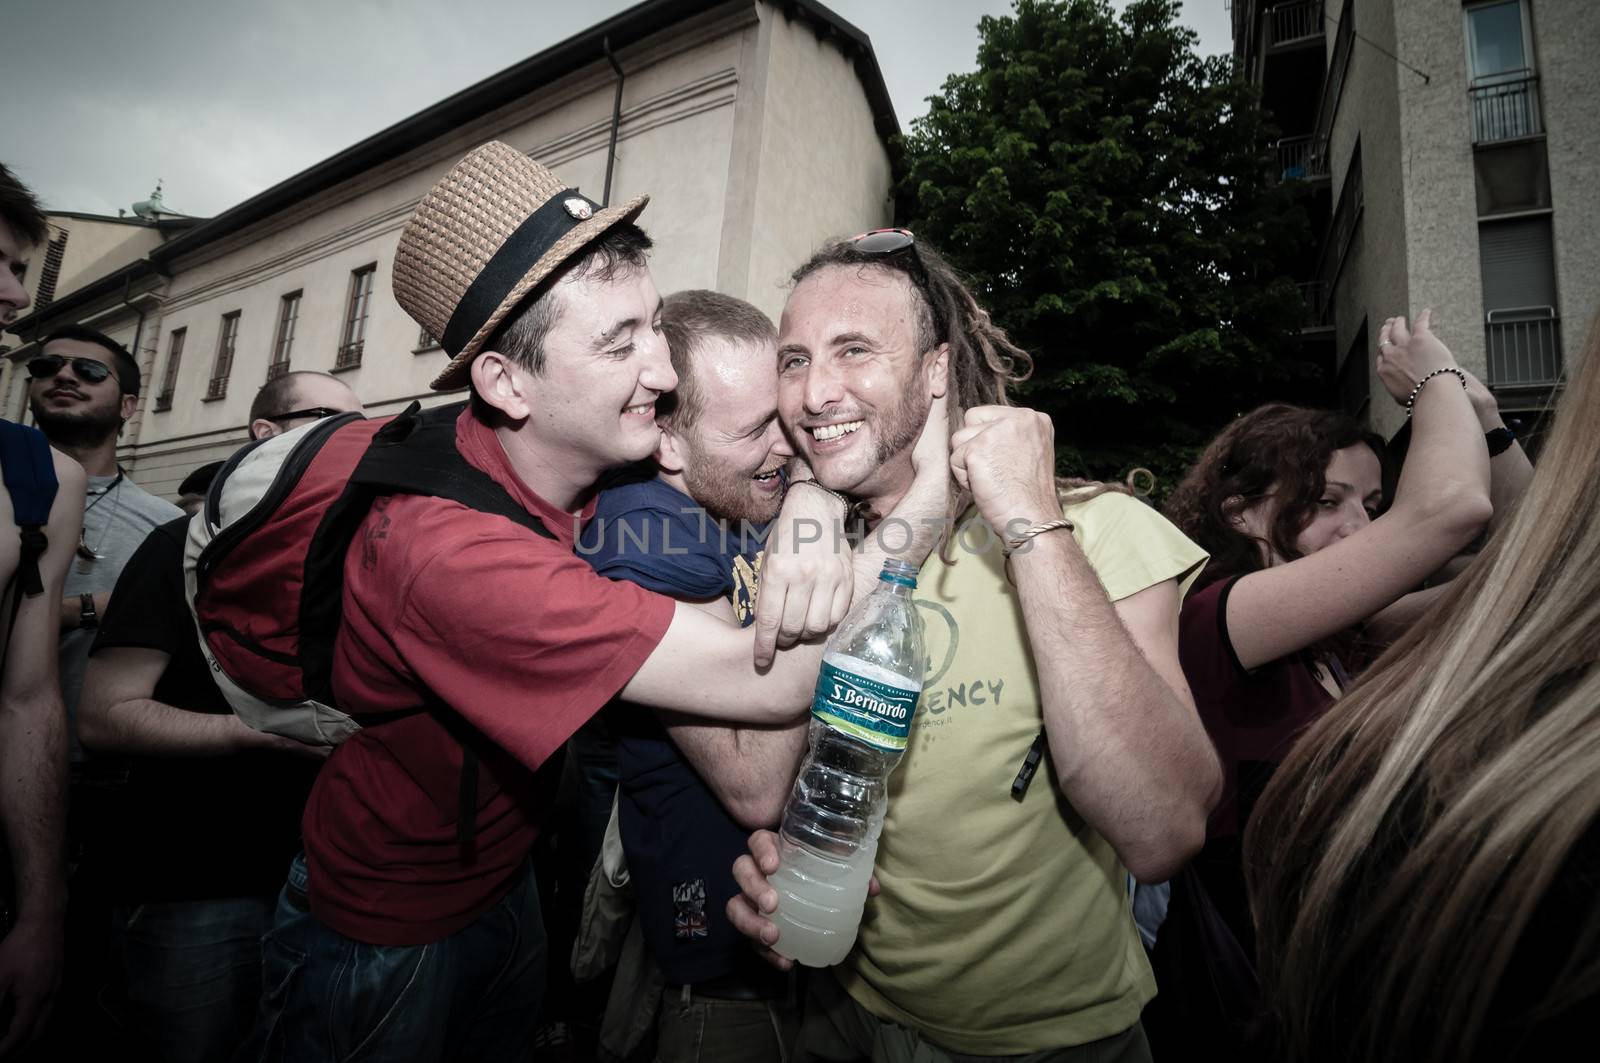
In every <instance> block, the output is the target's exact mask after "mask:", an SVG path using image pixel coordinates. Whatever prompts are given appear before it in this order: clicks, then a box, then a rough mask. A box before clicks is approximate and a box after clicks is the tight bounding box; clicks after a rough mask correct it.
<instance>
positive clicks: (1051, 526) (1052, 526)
mask: <svg viewBox="0 0 1600 1063" xmlns="http://www.w3.org/2000/svg"><path fill="white" fill-rule="evenodd" d="M1075 527H1076V525H1074V524H1073V523H1072V522H1071V521H1070V520H1068V519H1067V518H1065V517H1062V518H1061V519H1060V520H1042V521H1040V522H1039V523H1037V524H1032V525H1029V526H1028V527H1026V528H1024V529H1022V531H1021V533H1019V534H1017V535H1014V536H1012V537H1011V538H1009V539H1007V540H1006V546H1005V555H1006V557H1008V558H1009V557H1010V556H1011V555H1012V554H1014V553H1016V552H1017V551H1018V550H1020V549H1022V547H1023V546H1024V545H1025V544H1026V543H1027V542H1028V540H1030V539H1032V538H1033V537H1034V536H1035V535H1043V534H1044V533H1045V532H1049V531H1056V530H1057V529H1060V528H1065V529H1066V530H1067V531H1072V530H1073V529H1074V528H1075Z"/></svg>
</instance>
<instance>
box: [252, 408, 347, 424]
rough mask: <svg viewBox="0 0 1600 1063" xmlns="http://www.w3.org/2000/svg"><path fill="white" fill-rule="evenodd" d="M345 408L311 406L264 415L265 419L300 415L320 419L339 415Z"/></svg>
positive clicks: (288, 418)
mask: <svg viewBox="0 0 1600 1063" xmlns="http://www.w3.org/2000/svg"><path fill="white" fill-rule="evenodd" d="M344 412H345V411H343V410H336V409H334V408H333V407H331V406H311V407H309V408H307V409H304V410H290V411H289V412H288V413H272V414H268V415H267V416H266V417H263V418H262V420H264V421H293V420H295V419H296V418H298V417H310V418H312V419H313V420H317V421H320V420H322V419H323V418H324V417H337V416H339V415H340V414H341V413H344Z"/></svg>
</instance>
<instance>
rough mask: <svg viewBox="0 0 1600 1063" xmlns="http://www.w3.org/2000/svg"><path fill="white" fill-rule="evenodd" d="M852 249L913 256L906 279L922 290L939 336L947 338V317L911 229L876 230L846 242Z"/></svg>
mask: <svg viewBox="0 0 1600 1063" xmlns="http://www.w3.org/2000/svg"><path fill="white" fill-rule="evenodd" d="M846 243H848V244H849V245H850V246H851V247H852V248H854V249H855V250H857V251H859V252H861V253H862V254H865V255H884V256H888V255H893V254H896V253H898V252H900V251H909V252H911V253H910V254H909V255H908V256H906V257H907V261H909V262H910V264H911V268H910V269H908V270H906V275H907V276H909V277H910V278H911V283H913V284H915V285H916V286H917V287H919V288H921V289H922V295H923V298H925V299H926V300H927V301H928V309H929V310H930V311H932V313H933V327H934V332H935V333H936V335H937V336H939V337H941V338H945V337H947V336H948V333H947V332H946V331H945V322H944V315H943V314H941V313H940V312H939V304H938V303H937V302H936V301H935V300H934V298H933V286H932V284H931V282H930V281H929V278H928V269H927V267H926V266H924V265H923V264H922V256H921V255H920V254H918V253H917V238H916V237H915V236H914V235H913V234H912V232H911V230H910V229H873V230H871V231H870V232H864V233H861V234H859V235H857V236H852V237H851V238H850V239H849V240H848V241H846Z"/></svg>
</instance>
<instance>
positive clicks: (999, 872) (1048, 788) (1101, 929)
mask: <svg viewBox="0 0 1600 1063" xmlns="http://www.w3.org/2000/svg"><path fill="white" fill-rule="evenodd" d="M1064 510H1065V513H1066V515H1067V516H1068V517H1070V518H1071V519H1072V520H1073V521H1074V522H1075V524H1076V525H1077V528H1076V530H1075V531H1074V532H1073V533H1072V534H1073V535H1074V536H1075V537H1076V539H1077V540H1078V543H1079V545H1080V546H1082V548H1083V550H1084V553H1085V555H1086V556H1087V557H1088V559H1089V562H1090V563H1091V564H1092V565H1093V566H1094V569H1095V571H1096V573H1097V574H1098V575H1099V577H1100V581H1101V583H1103V584H1104V585H1105V588H1106V590H1107V592H1108V594H1109V595H1110V598H1111V600H1113V601H1116V600H1118V599H1121V598H1126V597H1128V596H1130V595H1132V594H1134V593H1136V592H1138V591H1141V590H1143V589H1144V588H1146V587H1150V586H1154V585H1155V584H1158V583H1161V582H1164V581H1166V580H1169V579H1181V580H1182V587H1181V589H1182V590H1183V591H1185V592H1186V591H1187V590H1188V587H1189V584H1190V583H1191V582H1192V581H1193V580H1194V578H1195V576H1197V575H1198V574H1199V571H1200V567H1201V565H1202V564H1203V563H1204V561H1205V557H1206V555H1205V553H1204V552H1203V551H1202V550H1201V549H1200V548H1199V547H1198V546H1196V545H1195V544H1194V543H1192V542H1190V541H1189V540H1188V539H1187V538H1185V537H1184V535H1183V534H1182V533H1181V532H1179V531H1178V529H1177V528H1175V527H1173V526H1172V525H1171V524H1170V523H1168V522H1167V521H1166V520H1165V519H1164V518H1163V517H1161V516H1160V514H1158V513H1156V512H1155V511H1154V510H1153V509H1151V508H1150V507H1149V506H1147V505H1145V504H1144V503H1143V502H1140V501H1139V500H1137V499H1135V498H1132V497H1130V496H1128V495H1125V494H1121V493H1108V494H1103V495H1099V496H1098V497H1095V498H1092V499H1089V500H1088V501H1085V502H1079V503H1072V502H1071V501H1070V499H1069V500H1068V502H1067V504H1066V505H1065V506H1064ZM1051 534H1057V535H1059V534H1061V533H1060V532H1052V533H1051ZM967 541H968V543H969V544H970V546H971V547H972V549H974V550H981V549H982V546H983V534H982V533H981V532H979V531H974V532H972V533H970V534H969V536H968V537H967ZM954 556H955V558H956V562H955V563H954V564H953V565H947V564H945V563H944V562H943V561H942V560H941V559H940V558H939V557H938V556H937V555H935V556H933V557H931V558H929V559H928V562H927V563H926V564H925V565H923V567H922V571H921V573H920V574H919V576H918V577H917V590H916V602H917V606H918V608H919V609H920V610H921V613H922V618H923V621H924V627H925V631H926V648H927V653H928V667H927V674H926V678H925V680H924V685H923V689H922V699H921V701H920V702H919V705H918V708H917V714H916V719H915V723H914V724H913V726H912V729H911V739H910V745H909V747H908V748H907V750H906V754H905V757H904V758H903V759H902V761H901V763H900V765H899V767H898V768H897V769H896V771H895V773H894V775H893V777H892V778H891V780H890V787H889V811H888V817H887V819H886V820H885V821H884V826H883V834H882V837H881V839H880V841H879V845H878V857H877V864H876V871H877V875H878V881H879V882H880V883H881V884H882V886H883V892H882V893H881V894H880V895H879V896H878V897H876V898H874V899H872V900H869V901H868V902H867V909H866V915H865V917H864V919H863V921H862V924H861V933H860V937H859V938H858V939H857V942H856V947H855V950H854V951H853V952H851V954H850V956H849V957H848V958H847V959H846V960H845V961H844V963H843V964H842V965H840V966H839V967H838V968H837V970H836V974H837V975H838V977H839V981H840V983H841V984H842V985H843V986H844V987H845V989H846V990H847V991H848V992H849V993H850V995H851V996H852V997H854V998H855V999H856V1000H857V1001H858V1002H859V1003H860V1004H861V1005H862V1006H863V1007H865V1008H866V1009H867V1010H868V1011H871V1012H872V1013H873V1014H875V1015H877V1016H878V1017H880V1018H883V1019H887V1020H889V1021H891V1022H895V1023H898V1024H900V1025H902V1026H907V1027H911V1028H915V1029H917V1030H919V1031H921V1032H922V1033H923V1034H924V1035H925V1036H926V1037H927V1038H928V1039H929V1040H930V1041H932V1042H934V1043H936V1044H938V1045H940V1046H943V1047H945V1048H947V1049H950V1050H953V1051H956V1052H967V1053H974V1054H981V1055H1017V1054H1023V1053H1029V1052H1039V1051H1044V1050H1047V1049H1053V1048H1063V1047H1068V1046H1072V1045H1078V1044H1084V1043H1087V1042H1089V1041H1095V1040H1098V1039H1100V1038H1103V1037H1109V1036H1112V1035H1113V1034H1117V1033H1120V1032H1122V1031H1123V1030H1126V1029H1127V1028H1128V1027H1130V1026H1132V1025H1133V1024H1134V1022H1136V1021H1137V1020H1138V1018H1139V1012H1140V1009H1141V1008H1143V1006H1144V1004H1145V1003H1146V1002H1147V1001H1148V1000H1149V999H1150V998H1151V997H1153V996H1154V995H1155V980H1154V978H1153V977H1152V975H1151V973H1150V966H1149V964H1148V962H1147V961H1146V960H1145V956H1144V949H1143V947H1142V946H1141V945H1140V943H1139V936H1138V932H1137V930H1136V929H1135V927H1134V924H1133V915H1132V912H1131V910H1130V908H1129V904H1128V897H1127V889H1126V876H1125V872H1124V871H1123V868H1122V865H1121V863H1120V862H1119V861H1118V860H1117V856H1116V853H1115V852H1114V851H1113V850H1112V848H1111V845H1110V843H1109V842H1107V841H1106V840H1105V839H1104V838H1102V837H1101V836H1100V835H1099V833H1097V832H1096V831H1095V830H1093V829H1092V828H1090V827H1089V826H1087V825H1086V824H1085V823H1084V822H1083V820H1082V819H1081V818H1080V817H1079V816H1078V815H1077V813H1075V812H1074V811H1073V809H1072V808H1071V806H1070V805H1068V804H1067V802H1066V801H1065V800H1064V799H1063V798H1062V797H1061V795H1060V792H1059V790H1058V789H1057V787H1056V785H1055V777H1054V773H1053V772H1051V771H1049V770H1048V764H1049V760H1048V758H1046V759H1045V761H1044V762H1043V764H1042V765H1041V770H1040V771H1039V773H1038V775H1037V776H1036V777H1035V778H1034V780H1033V784H1032V785H1031V786H1030V787H1029V788H1028V791H1027V794H1026V796H1025V797H1024V799H1023V800H1022V801H1021V802H1018V801H1016V800H1013V799H1012V797H1011V782H1012V780H1013V779H1014V778H1015V777H1016V775H1017V770H1018V768H1020V767H1021V766H1022V762H1023V758H1024V757H1025V756H1026V755H1027V753H1028V749H1029V747H1030V746H1031V745H1032V744H1033V740H1034V737H1035V736H1036V735H1038V733H1039V731H1040V729H1041V728H1042V727H1043V714H1042V711H1041V709H1040V705H1039V689H1038V678H1037V676H1036V675H1035V673H1034V669H1033V662H1032V656H1031V653H1030V651H1029V648H1028V637H1027V630H1026V628H1025V627H1024V626H1023V621H1022V611H1021V608H1020V606H1019V604H1018V602H1017V599H1016V595H1015V592H1014V590H1013V589H1012V587H1011V586H1010V584H1009V583H1008V582H1007V581H1006V576H1005V571H1004V559H1003V557H1002V556H1001V554H1000V552H999V549H998V547H996V548H994V549H989V550H984V551H982V552H979V553H968V552H965V551H964V550H962V549H961V548H960V547H959V546H958V547H957V548H956V550H955V554H954Z"/></svg>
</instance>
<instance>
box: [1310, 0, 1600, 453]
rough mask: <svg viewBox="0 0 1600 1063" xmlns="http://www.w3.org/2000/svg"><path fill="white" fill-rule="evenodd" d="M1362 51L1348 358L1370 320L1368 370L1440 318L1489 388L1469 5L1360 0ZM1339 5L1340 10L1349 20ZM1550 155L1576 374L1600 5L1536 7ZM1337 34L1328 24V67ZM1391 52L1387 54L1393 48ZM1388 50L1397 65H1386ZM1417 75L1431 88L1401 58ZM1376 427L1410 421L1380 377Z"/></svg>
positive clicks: (1596, 260) (1446, 0) (1345, 316)
mask: <svg viewBox="0 0 1600 1063" xmlns="http://www.w3.org/2000/svg"><path fill="white" fill-rule="evenodd" d="M1353 7H1354V18H1355V30H1356V32H1357V33H1359V34H1360V35H1361V37H1363V38H1366V39H1365V40H1360V39H1357V40H1356V41H1355V42H1354V47H1353V50H1352V53H1351V57H1350V64H1349V67H1348V72H1347V75H1346V79H1345V84H1344V88H1343V93H1342V96H1341V98H1340V103H1339V106H1338V110H1337V112H1336V116H1335V119H1334V121H1333V124H1332V126H1331V129H1330V138H1329V143H1330V158H1331V160H1332V166H1333V189H1334V195H1335V201H1334V207H1335V211H1336V212H1337V209H1338V196H1339V194H1340V191H1341V189H1342V188H1343V187H1344V179H1345V175H1346V173H1347V172H1348V169H1349V166H1350V160H1351V157H1352V154H1353V151H1354V147H1355V144H1356V142H1357V140H1358V139H1359V141H1360V144H1361V160H1362V162H1361V166H1362V184H1363V208H1362V217H1361V219H1360V221H1359V223H1358V224H1357V227H1356V233H1355V237H1354V239H1353V241H1352V243H1351V246H1350V251H1349V253H1348V255H1347V256H1346V258H1345V262H1344V266H1343V268H1342V269H1341V270H1340V271H1339V274H1338V278H1337V281H1336V284H1335V287H1334V289H1333V292H1332V300H1333V308H1334V321H1335V325H1336V335H1337V343H1338V348H1337V349H1338V353H1339V357H1340V358H1341V359H1343V358H1345V357H1347V356H1353V353H1352V352H1351V345H1352V344H1353V343H1354V342H1355V340H1356V338H1357V336H1358V335H1359V329H1360V326H1361V324H1362V322H1363V320H1365V322H1366V323H1367V327H1368V333H1367V346H1368V349H1367V350H1366V352H1365V354H1366V356H1367V357H1368V358H1369V360H1370V359H1371V357H1372V356H1373V347H1374V345H1375V344H1376V343H1377V336H1378V329H1379V328H1380V327H1381V325H1382V322H1383V319H1384V318H1386V317H1389V316H1391V315H1394V314H1399V313H1408V314H1415V313H1416V312H1419V311H1421V310H1422V309H1423V308H1424V307H1432V308H1433V310H1434V321H1435V325H1436V329H1437V331H1438V333H1439V335H1440V336H1441V338H1443V339H1444V340H1445V342H1447V343H1448V344H1449V345H1450V347H1451V350H1452V351H1453V352H1454V353H1455V355H1456V357H1457V358H1458V360H1459V361H1460V362H1461V364H1462V366H1463V367H1464V368H1466V369H1467V370H1469V371H1471V372H1473V373H1475V374H1478V375H1480V376H1486V375H1487V370H1488V365H1487V349H1486V341H1485V335H1484V309H1483V284H1482V272H1481V268H1480V262H1479V253H1478V207H1477V197H1476V191H1475V183H1474V182H1475V170H1474V166H1475V163H1474V152H1473V144H1472V139H1473V134H1472V113H1471V101H1470V97H1469V94H1468V90H1467V86H1468V84H1469V82H1470V80H1471V78H1470V73H1469V69H1468V60H1467V46H1466V23H1465V16H1464V14H1463V4H1462V2H1461V0H1355V3H1354V5H1353ZM1340 9H1341V4H1340V3H1338V2H1337V0H1329V3H1328V11H1329V14H1330V16H1331V17H1337V15H1338V14H1339V13H1340ZM1529 10H1530V23H1531V28H1532V31H1533V48H1534V59H1535V64H1536V70H1537V73H1538V75H1539V85H1540V104H1541V112H1542V115H1543V123H1544V131H1545V138H1546V139H1545V144H1546V147H1547V151H1548V158H1549V170H1550V185H1551V202H1552V210H1553V214H1552V221H1553V230H1554V240H1555V260H1556V261H1555V265H1556V283H1557V291H1558V298H1559V301H1560V314H1561V318H1562V340H1563V343H1562V346H1563V349H1564V355H1565V359H1566V368H1567V371H1568V372H1569V373H1570V372H1571V370H1572V369H1573V368H1574V366H1575V365H1576V361H1577V358H1578V356H1579V352H1580V349H1581V346H1582V343H1583V340H1584V338H1585V335H1586V331H1587V325H1588V322H1589V320H1590V319H1591V318H1592V317H1593V316H1594V314H1595V313H1596V312H1597V311H1600V286H1597V285H1595V284H1594V283H1592V282H1591V278H1593V277H1595V276H1597V275H1600V272H1597V271H1600V227H1597V226H1596V225H1594V223H1593V218H1594V217H1596V214H1597V211H1600V151H1597V148H1596V135H1595V134H1596V130H1597V128H1600V127H1597V126H1596V125H1595V121H1594V116H1595V115H1596V114H1600V73H1597V71H1596V68H1595V67H1594V65H1593V61H1592V57H1591V56H1589V55H1588V52H1589V51H1592V44H1593V42H1596V41H1600V4H1595V3H1590V2H1589V0H1530V4H1529ZM1336 40H1337V32H1336V28H1335V25H1334V24H1333V23H1331V22H1330V24H1329V26H1328V33H1327V55H1328V59H1329V60H1330V61H1331V60H1332V58H1333V55H1334V51H1335V48H1336ZM1380 49H1381V50H1380ZM1385 52H1388V53H1391V54H1389V55H1386V54H1384V53H1385ZM1394 56H1398V57H1399V58H1400V59H1401V60H1404V63H1405V64H1409V66H1412V67H1416V68H1418V69H1419V70H1421V71H1423V72H1424V73H1426V74H1427V80H1426V81H1424V79H1423V78H1422V77H1421V76H1419V75H1418V74H1417V73H1415V72H1413V71H1411V70H1409V69H1407V68H1406V66H1405V65H1402V64H1401V63H1400V62H1397V61H1396V59H1395V58H1394ZM1369 393H1370V396H1371V400H1370V406H1369V416H1370V419H1371V421H1372V424H1373V426H1374V427H1375V428H1377V429H1378V430H1379V431H1381V432H1383V433H1385V434H1392V433H1393V431H1395V430H1396V429H1397V428H1399V426H1400V424H1401V423H1402V422H1403V420H1404V413H1403V411H1402V410H1401V409H1400V408H1399V407H1398V406H1397V405H1396V404H1395V403H1394V402H1393V401H1392V400H1391V399H1390V398H1389V396H1388V394H1387V392H1385V391H1384V389H1383V385H1382V383H1381V382H1380V381H1379V380H1378V379H1377V376H1376V374H1375V373H1374V374H1372V375H1371V378H1370V388H1369Z"/></svg>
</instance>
